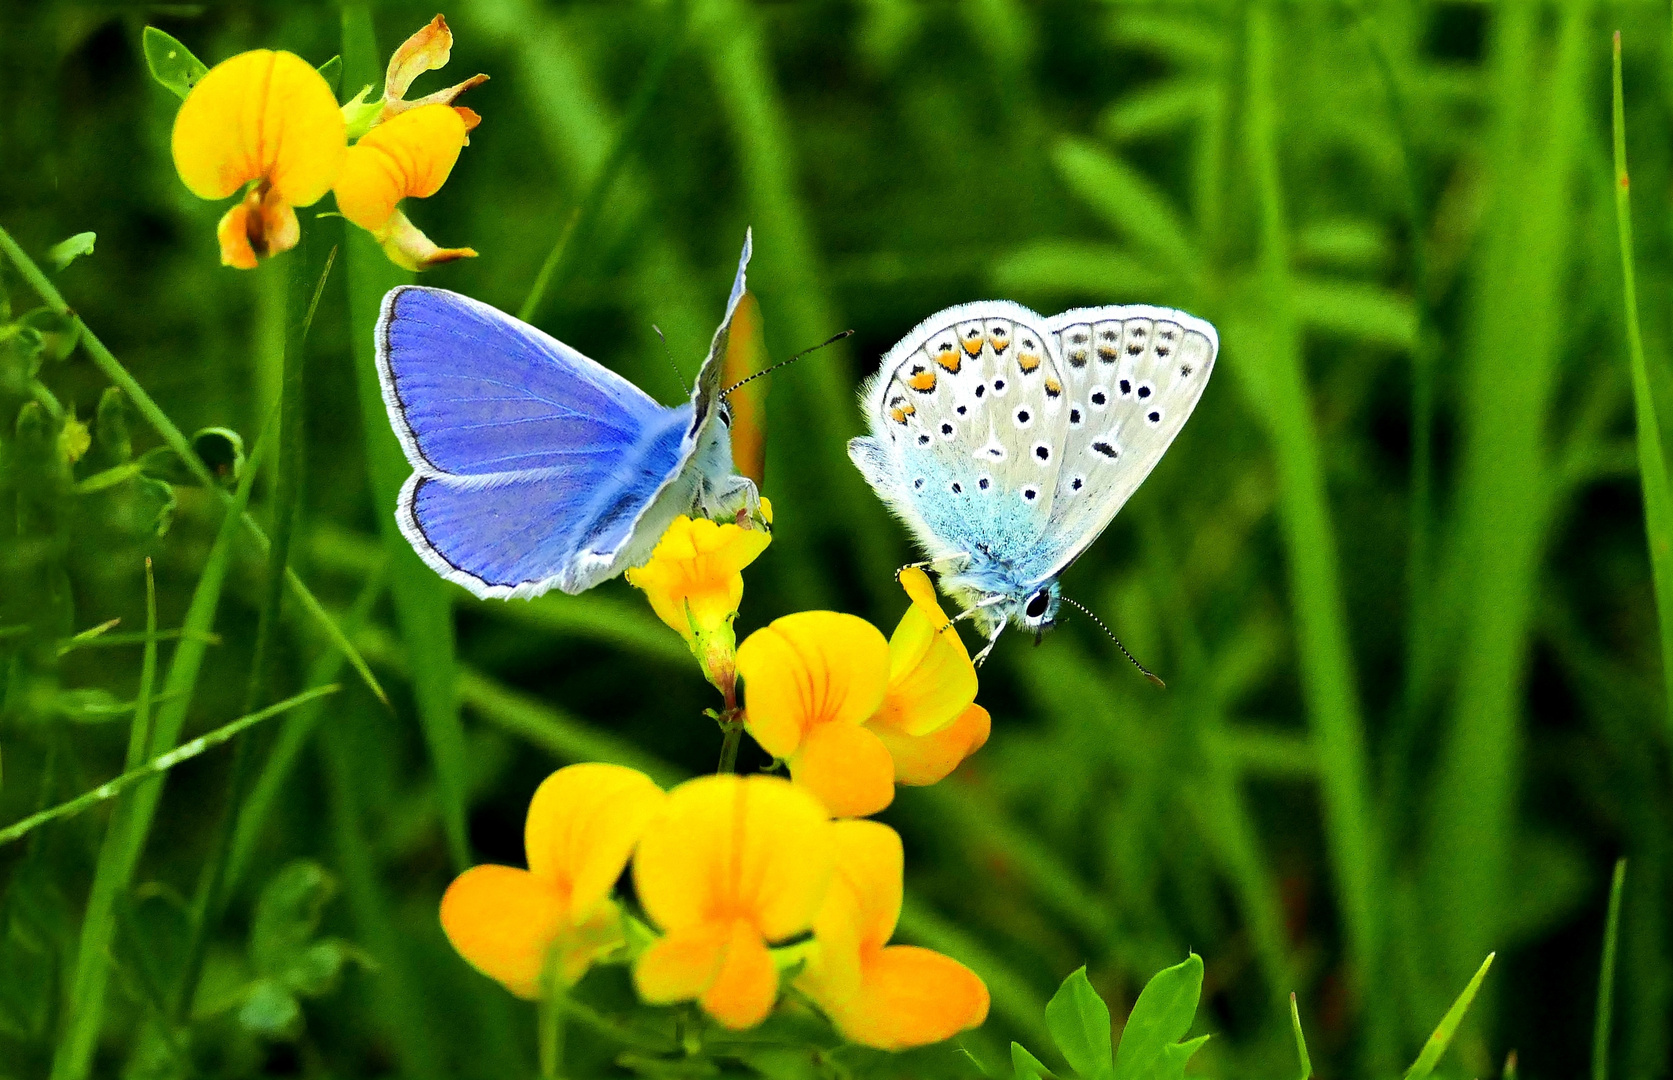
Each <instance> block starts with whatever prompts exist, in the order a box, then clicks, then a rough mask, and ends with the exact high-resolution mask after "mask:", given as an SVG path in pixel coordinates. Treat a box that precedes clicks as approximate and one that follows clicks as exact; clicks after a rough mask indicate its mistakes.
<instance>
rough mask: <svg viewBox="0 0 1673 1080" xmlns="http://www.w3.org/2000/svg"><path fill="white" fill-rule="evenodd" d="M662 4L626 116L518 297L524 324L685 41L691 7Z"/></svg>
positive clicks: (575, 244) (579, 244) (581, 241)
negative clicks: (656, 29)
mask: <svg viewBox="0 0 1673 1080" xmlns="http://www.w3.org/2000/svg"><path fill="white" fill-rule="evenodd" d="M667 7H668V11H667V13H666V14H665V15H664V16H663V18H664V20H665V23H664V26H663V28H662V36H661V37H660V38H658V39H657V43H656V48H655V49H654V50H653V51H652V53H651V58H650V59H649V60H648V61H647V62H646V63H645V70H644V73H643V74H642V75H640V77H639V86H638V88H637V89H636V90H634V92H633V98H632V100H630V101H629V102H628V106H627V114H626V116H624V117H623V119H622V123H621V126H620V127H618V128H617V129H616V134H615V141H614V142H613V143H612V144H611V147H610V153H609V154H608V155H606V157H605V158H604V163H603V164H602V165H600V166H599V167H598V171H597V172H596V173H594V174H593V178H592V181H591V182H590V183H589V184H588V185H587V190H586V193H585V194H584V195H582V196H581V199H580V201H579V202H577V203H576V204H575V209H574V210H572V211H570V214H569V216H568V218H567V220H565V222H564V226H563V230H562V231H561V232H560V233H559V234H558V239H557V242H556V243H555V244H553V245H552V250H551V251H550V252H548V253H547V255H546V261H545V262H543V263H541V265H540V272H539V273H538V274H536V275H535V279H534V284H533V285H531V286H529V294H528V296H526V297H524V299H523V306H522V307H520V308H518V309H517V317H518V318H519V319H522V320H523V321H524V322H533V321H534V316H535V314H536V313H537V312H538V311H539V310H540V302H541V300H542V299H544V298H545V296H546V293H547V292H548V291H549V290H551V289H556V288H558V287H559V286H561V285H563V283H564V282H565V280H566V279H567V278H568V277H569V274H570V271H572V270H573V269H574V264H575V257H574V255H573V254H572V252H574V251H577V250H580V249H582V248H584V247H586V241H587V240H588V239H589V238H590V237H591V235H592V231H593V226H594V223H595V222H596V219H597V217H598V212H599V210H600V208H602V207H603V205H604V199H605V196H607V195H609V194H610V188H611V185H612V184H613V183H614V182H615V179H616V175H617V174H618V173H619V172H620V171H621V167H622V166H623V165H624V164H625V163H626V162H627V158H628V152H629V151H630V150H632V149H633V143H634V140H635V139H636V138H637V137H638V135H639V129H640V128H641V127H643V126H644V123H645V117H647V116H649V115H650V111H651V104H652V102H654V101H655V100H656V92H657V90H658V89H660V88H661V86H662V80H663V77H664V76H666V75H667V74H668V67H669V65H670V64H671V63H672V62H673V59H674V56H675V54H677V53H678V52H679V51H680V45H681V43H683V42H684V40H685V31H686V22H687V18H688V16H689V14H690V9H691V4H690V0H671V2H670V3H669V4H668V5H667Z"/></svg>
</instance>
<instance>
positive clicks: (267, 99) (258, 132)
mask: <svg viewBox="0 0 1673 1080" xmlns="http://www.w3.org/2000/svg"><path fill="white" fill-rule="evenodd" d="M346 140H347V135H346V129H345V127H344V122H343V114H342V112H341V110H339V109H338V107H337V100H336V98H334V97H333V96H332V94H331V87H330V86H328V85H327V84H326V81H325V78H324V77H323V76H321V75H320V73H319V72H317V71H315V70H314V69H313V68H312V67H311V66H309V64H308V63H307V61H305V60H303V59H302V58H301V57H299V56H295V55H293V54H291V53H288V52H272V51H270V50H267V49H256V50H254V51H251V52H246V53H240V54H239V55H237V56H235V57H233V58H232V59H230V60H225V61H222V62H221V63H219V64H217V65H215V67H213V68H211V69H210V71H209V73H208V74H206V75H204V77H203V78H202V79H200V80H198V83H197V85H196V86H194V87H192V90H191V93H189V94H187V95H186V100H185V102H184V103H183V104H182V105H181V106H180V111H179V113H177V114H176V115H175V117H174V134H173V137H172V141H171V145H172V149H173V153H174V167H175V169H176V170H177V171H178V172H179V173H180V179H181V180H182V181H184V182H185V184H186V187H187V188H188V189H189V190H190V191H191V192H192V194H194V195H196V196H198V197H199V198H203V199H224V198H226V197H227V196H228V195H231V194H233V193H234V192H236V191H238V190H239V189H240V188H243V187H245V186H246V185H248V190H247V191H246V192H245V195H244V198H243V200H242V201H241V202H239V203H238V205H236V206H234V207H233V208H232V209H230V210H228V211H227V212H226V215H225V216H224V217H222V218H221V222H220V225H219V226H218V227H217V229H216V234H217V236H218V237H219V238H220V243H221V262H222V263H223V264H224V265H227V266H235V267H238V268H239V269H241V270H248V269H252V268H253V267H254V266H255V265H256V260H257V259H258V258H261V257H263V256H267V255H274V254H277V253H279V252H281V251H288V250H289V249H290V248H293V247H295V246H296V242H297V240H298V239H299V238H300V236H301V229H300V226H299V225H298V224H297V220H296V211H295V209H294V208H295V207H298V206H312V205H313V204H314V203H316V202H318V201H319V199H320V197H321V196H323V195H324V194H325V193H326V192H327V191H329V190H331V185H332V183H333V182H334V181H335V180H336V179H337V171H338V169H339V168H340V167H341V166H342V163H343V155H344V153H345V147H346V145H347V141H346Z"/></svg>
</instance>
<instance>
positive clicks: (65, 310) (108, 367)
mask: <svg viewBox="0 0 1673 1080" xmlns="http://www.w3.org/2000/svg"><path fill="white" fill-rule="evenodd" d="M0 252H4V253H5V255H6V257H7V258H9V259H11V261H12V264H13V265H14V266H16V267H17V269H18V273H20V274H22V275H23V278H24V280H25V281H27V282H28V283H29V285H30V287H31V288H33V289H34V290H35V291H36V292H37V293H38V294H39V295H40V297H41V299H42V300H45V301H46V304H47V307H49V308H51V309H52V311H53V313H54V314H57V315H59V316H62V317H63V318H65V319H68V320H69V321H70V326H71V329H72V331H73V332H74V334H75V336H76V341H77V342H78V343H79V344H80V345H81V347H82V348H84V349H86V350H87V355H88V357H89V358H90V359H91V360H92V361H93V364H94V366H95V367H97V368H98V369H99V370H100V372H102V373H103V374H104V376H105V378H107V379H109V380H110V381H111V382H112V383H114V384H115V385H116V386H117V387H118V388H120V389H121V391H122V393H123V394H124V395H126V396H127V398H128V400H129V401H131V402H132V403H133V405H134V408H136V409H138V410H139V412H140V415H142V416H144V417H145V419H146V422H147V423H149V424H150V425H151V427H152V428H153V429H154V430H155V431H156V432H157V434H158V435H161V436H162V437H163V441H164V442H165V443H167V444H168V446H169V449H171V450H173V451H174V452H175V454H176V455H178V456H179V458H180V461H181V463H182V464H184V465H185V467H186V468H187V470H189V471H190V472H191V474H192V476H193V478H194V479H196V480H197V482H198V483H199V484H201V485H203V487H204V488H205V490H208V491H212V492H214V493H215V494H216V495H217V497H219V498H220V500H221V502H222V503H223V504H224V505H226V506H231V505H232V503H233V499H234V497H233V495H232V494H231V493H229V492H227V491H226V490H224V489H223V488H222V487H221V486H220V484H219V483H218V482H217V481H216V480H215V477H214V476H213V474H211V473H210V471H209V468H208V466H206V465H204V463H203V461H202V459H201V458H199V457H198V455H197V453H196V452H195V451H194V450H193V449H192V444H191V441H190V440H189V439H187V438H186V436H185V434H184V433H182V432H181V430H180V428H179V427H177V426H175V423H174V421H173V420H170V419H169V418H168V414H167V413H165V412H163V410H162V409H160V408H158V407H157V403H156V402H155V401H153V400H152V399H151V395H150V394H148V393H146V392H145V388H144V387H142V386H141V385H140V384H139V382H138V380H136V379H135V378H134V377H133V376H132V375H131V374H129V372H128V369H127V368H125V367H123V366H122V362H121V361H120V360H118V359H117V358H116V355H115V354H114V353H112V352H111V351H110V350H109V349H108V348H106V347H105V344H104V342H102V341H100V340H99V338H98V335H96V334H94V333H93V331H92V330H91V329H90V328H89V327H88V325H87V324H86V323H84V322H82V321H81V316H79V315H77V314H76V313H75V312H74V311H72V310H71V309H70V306H69V305H68V304H66V303H65V302H64V297H63V295H62V294H60V293H59V291H58V289H57V287H56V286H54V285H53V284H52V281H51V280H50V279H49V278H48V277H47V276H46V275H45V274H43V273H41V269H40V267H38V266H36V265H35V262H34V260H32V259H30V258H29V256H28V254H27V253H26V252H25V251H24V250H23V249H22V248H21V247H19V246H18V243H17V241H16V240H13V239H12V234H11V233H9V232H7V231H6V229H5V228H4V227H3V226H0ZM239 513H240V515H241V520H242V522H243V524H244V526H245V527H246V528H247V529H248V530H249V531H250V535H251V536H253V537H254V538H255V541H256V543H257V545H258V546H259V547H260V548H261V549H262V553H263V554H264V555H265V554H266V552H267V548H268V545H269V543H270V541H269V540H268V538H267V533H266V531H265V530H263V529H262V527H261V525H260V524H259V523H257V521H256V519H255V518H253V517H251V516H249V515H248V514H247V513H246V512H245V511H244V510H243V509H242V508H241V509H240V510H239ZM285 582H286V585H287V587H288V588H289V589H290V591H291V594H292V595H293V596H294V597H295V598H296V599H297V601H298V602H299V603H300V604H301V605H302V609H303V611H304V612H306V614H307V616H308V618H310V619H312V620H313V621H315V622H317V623H318V624H319V626H320V629H321V630H323V631H324V632H325V635H326V637H327V638H329V639H330V641H331V644H332V646H333V647H334V648H338V649H342V650H343V652H344V653H345V654H346V655H347V657H348V660H349V663H350V664H352V665H353V666H354V670H355V672H356V673H357V674H358V675H359V676H360V677H361V679H362V680H364V681H365V683H366V686H367V688H368V689H370V690H371V691H372V693H374V694H376V695H377V697H378V700H379V701H382V702H384V703H385V704H386V705H387V704H388V702H389V698H388V696H387V695H385V694H384V692H383V687H381V686H379V685H378V681H377V679H376V678H374V677H373V676H372V669H371V668H369V667H367V666H366V661H365V660H364V659H362V658H361V656H360V654H359V653H356V652H355V651H354V646H353V645H351V644H350V643H349V639H348V638H347V636H345V635H344V634H343V631H342V628H341V627H339V626H337V625H336V624H335V623H333V622H332V621H331V616H330V615H328V614H326V611H325V607H324V605H322V604H321V603H320V602H319V599H318V598H317V597H315V596H314V594H313V592H312V591H310V590H309V588H308V586H307V585H306V584H305V583H304V582H303V581H302V579H301V578H300V577H298V576H297V575H296V572H295V571H294V570H287V571H285Z"/></svg>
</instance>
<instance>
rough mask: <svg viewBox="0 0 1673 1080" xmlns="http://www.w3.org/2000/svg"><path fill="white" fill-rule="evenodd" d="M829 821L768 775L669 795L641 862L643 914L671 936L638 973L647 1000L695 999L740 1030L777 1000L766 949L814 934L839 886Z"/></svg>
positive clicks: (695, 784) (638, 878)
mask: <svg viewBox="0 0 1673 1080" xmlns="http://www.w3.org/2000/svg"><path fill="white" fill-rule="evenodd" d="M830 839H831V823H830V822H829V821H828V820H826V817H825V811H824V808H823V807H821V806H820V805H819V804H818V802H817V801H815V800H814V799H812V798H810V797H809V796H808V795H807V794H806V793H804V792H802V791H798V790H797V789H796V788H795V787H793V786H792V785H790V784H789V783H786V782H785V781H783V780H780V779H778V778H776V777H771V776H750V777H738V776H732V775H725V774H723V775H719V776H705V777H702V778H700V779H697V780H690V781H687V782H686V783H684V784H681V785H680V786H679V787H677V788H675V789H674V790H673V791H671V792H669V794H668V801H667V804H666V806H665V807H664V808H663V811H662V813H661V814H660V815H659V816H658V817H657V819H656V820H655V821H654V822H653V823H652V824H651V825H650V827H649V828H647V829H646V830H645V835H644V838H643V839H642V840H640V841H639V850H638V853H637V854H636V855H635V856H634V859H633V882H634V885H635V887H636V888H637V890H638V894H639V902H640V904H641V905H642V906H643V907H644V909H645V913H646V914H647V915H649V916H650V917H651V919H652V920H653V921H654V922H655V923H656V924H657V926H658V927H660V928H661V929H662V930H663V931H664V934H665V936H664V937H662V938H660V939H658V940H657V941H656V942H655V943H654V944H652V945H651V946H650V947H649V948H648V949H646V950H645V951H644V952H643V953H642V954H640V956H639V959H638V961H637V963H636V964H635V966H634V969H633V978H634V984H635V986H636V987H637V988H638V991H639V996H640V997H641V998H642V999H644V1000H645V1001H647V1002H650V1003H652V1004H659V1005H665V1004H670V1003H672V1002H676V1001H690V1000H692V999H696V1001H697V1002H698V1004H700V1005H701V1006H702V1007H703V1009H704V1011H706V1012H707V1013H708V1014H709V1015H710V1016H712V1017H714V1018H715V1019H716V1020H717V1021H719V1022H720V1023H721V1024H723V1025H725V1026H726V1027H729V1028H733V1029H742V1028H748V1027H754V1026H755V1025H756V1024H759V1023H760V1022H761V1021H762V1020H764V1019H766V1017H767V1014H768V1013H769V1012H771V1011H772V1008H773V1002H774V1001H775V1000H776V999H777V997H778V969H777V967H776V966H775V964H774V963H773V957H772V954H771V953H770V952H769V951H768V945H769V944H770V943H772V942H777V941H782V940H784V939H786V938H790V937H794V936H795V935H797V934H801V933H803V932H805V931H807V930H808V929H809V928H810V927H811V926H812V925H813V917H814V915H815V914H816V913H817V912H818V910H819V907H820V904H821V903H822V902H823V901H824V899H825V895H826V893H827V891H828V890H829V888H830V884H831V874H832V871H833V869H834V854H833V851H832V848H831V843H830Z"/></svg>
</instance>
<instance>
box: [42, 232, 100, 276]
mask: <svg viewBox="0 0 1673 1080" xmlns="http://www.w3.org/2000/svg"><path fill="white" fill-rule="evenodd" d="M96 239H98V238H97V237H96V236H95V235H94V234H93V233H90V232H78V233H76V234H75V235H74V236H72V237H70V238H69V239H68V240H62V241H59V242H58V243H56V244H54V245H52V246H51V247H50V248H48V249H47V252H46V260H47V262H49V263H51V264H52V268H53V269H54V270H63V269H64V267H66V266H68V265H70V264H71V263H73V262H75V261H76V260H77V259H79V258H81V257H82V256H83V255H91V254H93V241H94V240H96Z"/></svg>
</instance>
